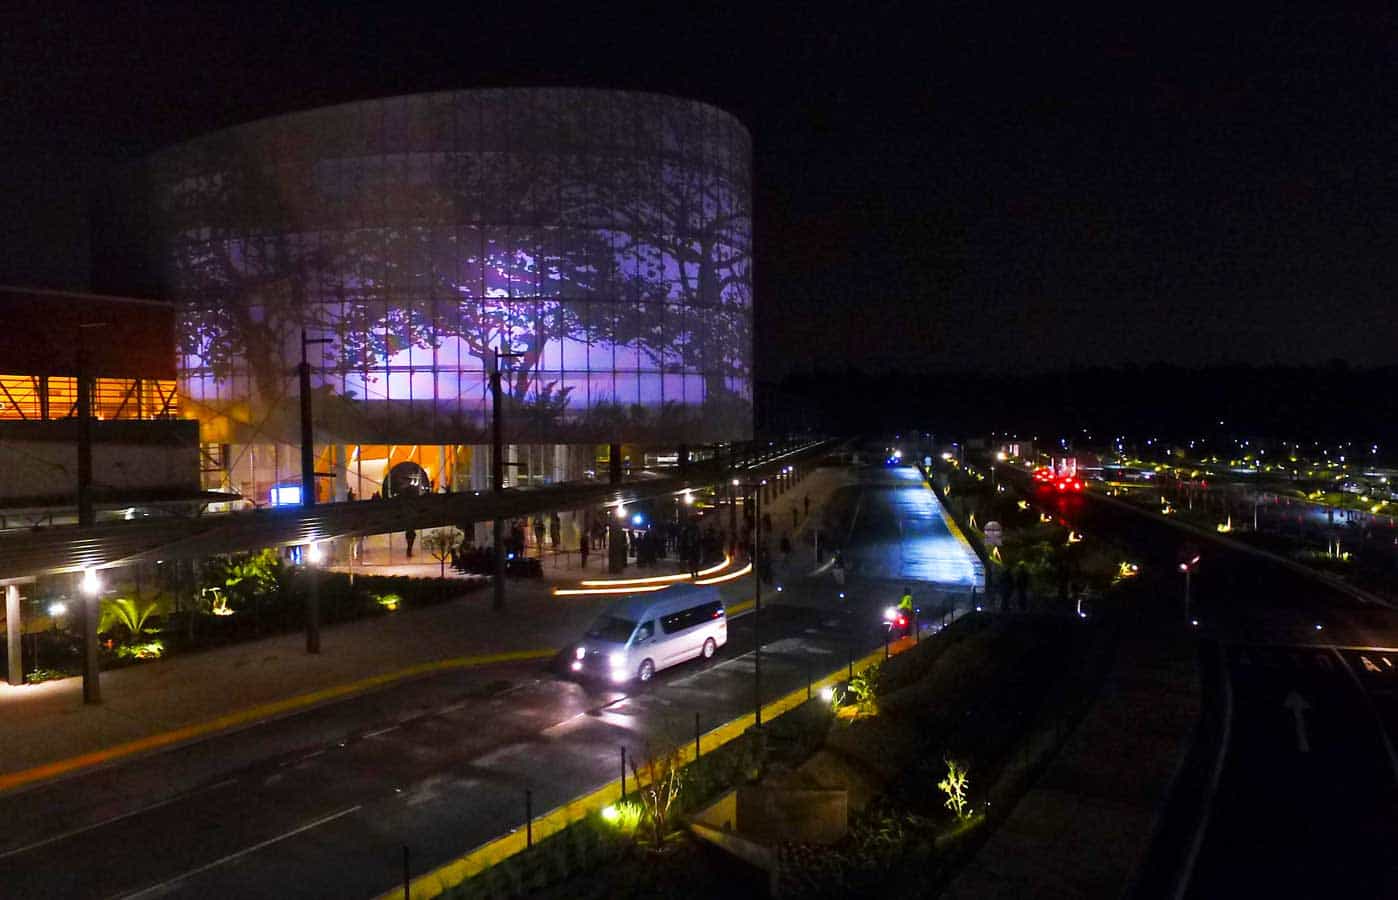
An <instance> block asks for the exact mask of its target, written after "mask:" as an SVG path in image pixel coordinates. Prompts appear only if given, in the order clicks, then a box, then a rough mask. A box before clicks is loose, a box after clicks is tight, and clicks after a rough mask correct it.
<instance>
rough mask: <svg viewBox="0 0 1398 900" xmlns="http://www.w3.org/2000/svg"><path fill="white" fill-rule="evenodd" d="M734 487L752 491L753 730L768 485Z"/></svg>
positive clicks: (758, 693)
mask: <svg viewBox="0 0 1398 900" xmlns="http://www.w3.org/2000/svg"><path fill="white" fill-rule="evenodd" d="M734 484H735V486H738V487H741V488H743V490H744V491H745V492H746V491H751V492H752V497H753V509H752V576H753V578H752V585H753V590H752V639H753V666H752V700H753V723H754V725H755V727H757V728H761V727H762V566H761V562H760V561H761V556H762V488H763V487H765V486H766V484H767V481H766V479H763V480H762V481H750V482H743V483H739V482H737V481H736V480H735V481H734Z"/></svg>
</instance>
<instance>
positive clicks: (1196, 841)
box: [1171, 643, 1233, 900]
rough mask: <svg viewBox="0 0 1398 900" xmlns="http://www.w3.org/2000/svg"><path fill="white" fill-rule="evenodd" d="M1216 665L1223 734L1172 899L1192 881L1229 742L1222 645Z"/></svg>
mask: <svg viewBox="0 0 1398 900" xmlns="http://www.w3.org/2000/svg"><path fill="white" fill-rule="evenodd" d="M1218 664H1219V668H1220V673H1221V675H1222V677H1223V734H1222V735H1220V736H1219V741H1218V755H1217V756H1215V757H1214V766H1213V769H1212V770H1211V771H1210V772H1209V786H1208V789H1207V792H1206V793H1205V794H1204V810H1203V812H1202V813H1201V814H1200V815H1199V826H1198V827H1197V828H1195V829H1194V834H1193V836H1192V837H1191V838H1190V841H1189V852H1188V853H1187V854H1186V855H1185V860H1184V865H1183V866H1181V867H1180V873H1179V880H1178V881H1176V882H1175V890H1174V892H1173V893H1172V894H1171V896H1172V897H1173V898H1174V900H1183V898H1184V895H1185V892H1186V891H1188V890H1189V883H1190V882H1191V881H1193V880H1194V866H1195V865H1196V864H1197V863H1198V862H1199V851H1200V850H1201V849H1203V847H1204V834H1205V832H1207V831H1208V830H1209V819H1211V818H1212V817H1213V812H1214V797H1215V796H1216V795H1217V794H1218V783H1219V781H1221V780H1222V779H1223V763H1224V761H1225V760H1226V759H1227V757H1228V745H1229V744H1231V743H1232V742H1233V677H1232V676H1231V675H1229V674H1228V653H1227V651H1226V650H1225V649H1224V646H1223V644H1221V643H1220V644H1218Z"/></svg>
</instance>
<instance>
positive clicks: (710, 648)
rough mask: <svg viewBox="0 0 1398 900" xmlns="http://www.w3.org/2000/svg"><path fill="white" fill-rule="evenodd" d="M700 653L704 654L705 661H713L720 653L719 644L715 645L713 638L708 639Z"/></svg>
mask: <svg viewBox="0 0 1398 900" xmlns="http://www.w3.org/2000/svg"><path fill="white" fill-rule="evenodd" d="M700 652H701V653H703V654H704V658H705V659H713V658H714V654H715V653H717V652H718V644H715V643H714V639H713V638H707V639H705V641H704V649H703V650H701V651H700Z"/></svg>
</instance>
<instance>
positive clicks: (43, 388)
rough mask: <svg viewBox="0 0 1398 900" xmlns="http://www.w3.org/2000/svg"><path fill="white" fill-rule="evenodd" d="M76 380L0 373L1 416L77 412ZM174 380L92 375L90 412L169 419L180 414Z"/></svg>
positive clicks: (64, 416) (14, 417) (35, 417)
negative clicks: (95, 376) (94, 376)
mask: <svg viewBox="0 0 1398 900" xmlns="http://www.w3.org/2000/svg"><path fill="white" fill-rule="evenodd" d="M77 407H78V380H77V379H76V378H71V377H66V376H61V375H0V420H21V419H29V420H34V421H40V422H41V421H45V420H53V419H67V418H70V417H73V416H76V415H77ZM179 412H180V406H179V396H178V394H177V393H176V390H175V382H174V381H162V380H159V379H154V378H94V379H93V391H92V414H93V417H94V418H98V419H168V418H176V417H178V416H179Z"/></svg>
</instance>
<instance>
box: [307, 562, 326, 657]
mask: <svg viewBox="0 0 1398 900" xmlns="http://www.w3.org/2000/svg"><path fill="white" fill-rule="evenodd" d="M324 558H325V551H323V550H321V549H320V544H319V543H318V542H316V541H312V542H311V543H310V544H309V545H308V546H307V547H306V575H307V576H308V577H309V579H310V590H309V593H308V594H307V595H306V652H307V653H319V652H320V579H319V578H318V577H317V574H316V566H317V565H319V563H320V561H321V560H322V559H324Z"/></svg>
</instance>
